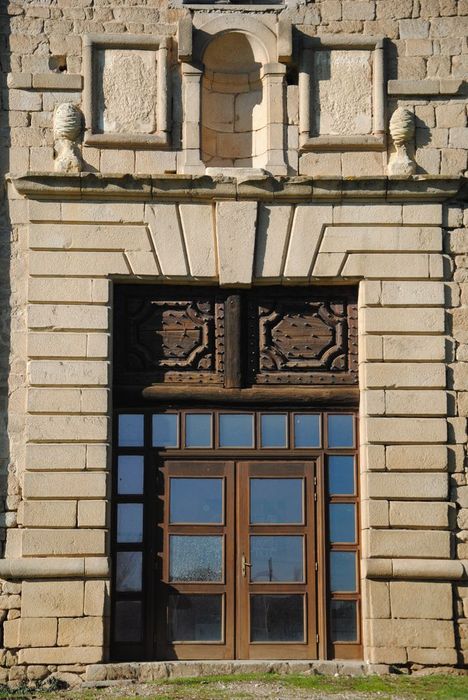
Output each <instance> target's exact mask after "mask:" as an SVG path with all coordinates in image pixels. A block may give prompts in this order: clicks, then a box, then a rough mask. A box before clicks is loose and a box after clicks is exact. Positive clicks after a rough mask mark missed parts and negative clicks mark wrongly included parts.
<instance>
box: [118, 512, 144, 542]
mask: <svg viewBox="0 0 468 700" xmlns="http://www.w3.org/2000/svg"><path fill="white" fill-rule="evenodd" d="M142 540H143V505H142V504H141V503H119V505H118V506H117V542H141V541H142Z"/></svg>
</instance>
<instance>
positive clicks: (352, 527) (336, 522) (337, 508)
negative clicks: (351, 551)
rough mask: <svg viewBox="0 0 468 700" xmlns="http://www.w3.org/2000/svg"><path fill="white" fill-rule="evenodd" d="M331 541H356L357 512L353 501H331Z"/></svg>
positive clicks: (329, 511)
mask: <svg viewBox="0 0 468 700" xmlns="http://www.w3.org/2000/svg"><path fill="white" fill-rule="evenodd" d="M328 508H329V510H328V513H329V523H330V542H356V513H355V506H354V505H353V504H352V503H330V505H329V506H328Z"/></svg>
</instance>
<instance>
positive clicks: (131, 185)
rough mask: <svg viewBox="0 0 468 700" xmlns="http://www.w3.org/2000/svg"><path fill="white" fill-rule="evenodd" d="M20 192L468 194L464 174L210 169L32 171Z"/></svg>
mask: <svg viewBox="0 0 468 700" xmlns="http://www.w3.org/2000/svg"><path fill="white" fill-rule="evenodd" d="M7 179H9V180H10V181H11V182H13V184H14V186H15V187H16V189H17V190H18V192H19V193H20V194H22V195H23V196H25V197H28V198H30V199H39V200H57V199H58V200H60V201H63V200H69V199H70V200H85V201H92V200H109V199H113V200H122V201H128V200H130V199H137V200H140V201H141V200H143V201H151V200H158V201H165V200H169V201H172V200H192V201H200V200H236V199H243V200H246V199H247V200H248V199H252V200H255V201H259V200H260V201H278V202H282V201H284V202H287V201H294V202H296V201H302V200H305V201H307V202H313V201H315V200H318V201H326V200H330V201H335V200H338V201H342V200H349V199H354V200H356V199H361V200H376V199H381V200H388V201H405V200H412V201H414V200H421V201H423V200H424V201H426V200H430V201H435V202H445V201H447V200H449V199H453V198H456V197H458V198H463V197H466V191H467V190H468V179H467V178H464V177H458V176H457V177H449V176H443V175H441V176H424V175H414V176H411V177H408V178H399V177H381V176H376V177H363V178H357V177H356V178H326V177H317V178H312V177H306V176H294V177H273V176H272V175H268V174H265V175H257V174H253V175H251V176H246V177H245V178H235V177H226V176H220V175H219V176H214V177H211V176H209V175H176V174H163V175H101V174H98V173H78V174H70V175H67V174H63V173H37V172H30V173H27V174H25V175H22V176H19V177H13V178H12V177H10V176H8V178H7Z"/></svg>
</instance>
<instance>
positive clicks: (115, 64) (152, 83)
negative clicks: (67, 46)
mask: <svg viewBox="0 0 468 700" xmlns="http://www.w3.org/2000/svg"><path fill="white" fill-rule="evenodd" d="M167 53H168V40H167V39H166V38H165V37H161V38H158V37H154V36H151V37H147V36H131V35H120V34H116V35H107V34H105V35H88V36H86V37H85V39H84V62H85V63H84V72H85V84H84V111H85V118H86V135H85V142H86V143H87V144H89V145H97V146H114V147H119V146H121V147H139V148H144V147H145V146H146V147H151V148H154V147H156V148H157V147H158V146H159V147H166V146H168V145H169V114H168V108H169V107H168V106H169V104H170V101H169V95H168V87H169V86H168V80H167Z"/></svg>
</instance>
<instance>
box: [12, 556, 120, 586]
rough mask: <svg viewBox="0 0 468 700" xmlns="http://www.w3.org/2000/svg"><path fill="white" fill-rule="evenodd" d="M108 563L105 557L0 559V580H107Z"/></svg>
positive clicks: (108, 572) (108, 573)
mask: <svg viewBox="0 0 468 700" xmlns="http://www.w3.org/2000/svg"><path fill="white" fill-rule="evenodd" d="M108 576H110V562H109V559H108V558H107V557H60V558H59V557H57V558H52V557H28V558H24V559H2V560H1V561H0V578H2V579H5V580H6V581H9V580H16V579H18V580H23V581H24V580H28V579H43V578H53V579H58V578H68V579H69V578H79V579H83V578H107V577H108Z"/></svg>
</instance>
